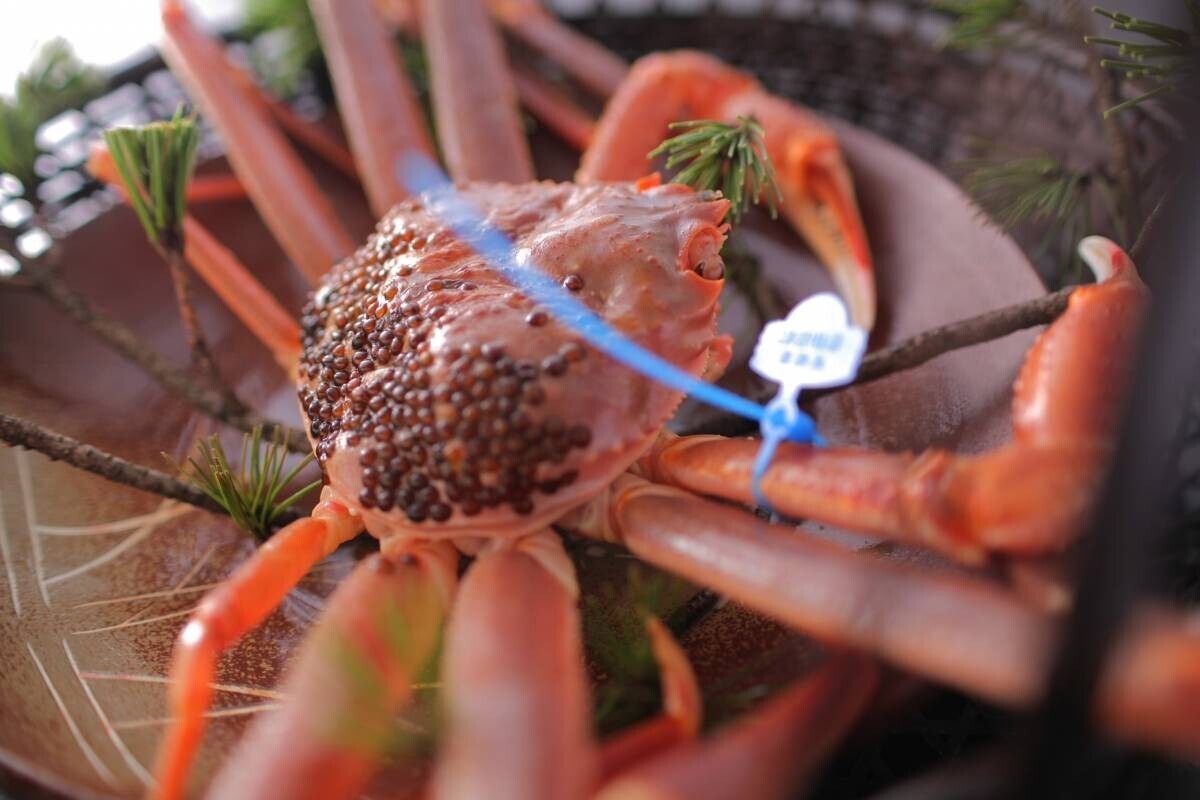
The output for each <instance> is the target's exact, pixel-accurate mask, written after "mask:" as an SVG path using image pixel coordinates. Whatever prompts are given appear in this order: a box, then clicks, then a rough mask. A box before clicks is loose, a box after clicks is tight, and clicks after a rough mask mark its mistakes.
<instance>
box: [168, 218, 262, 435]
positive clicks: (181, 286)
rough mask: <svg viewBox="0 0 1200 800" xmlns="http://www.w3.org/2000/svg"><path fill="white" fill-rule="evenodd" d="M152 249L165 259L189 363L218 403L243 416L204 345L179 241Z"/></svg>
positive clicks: (240, 406)
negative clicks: (186, 343)
mask: <svg viewBox="0 0 1200 800" xmlns="http://www.w3.org/2000/svg"><path fill="white" fill-rule="evenodd" d="M155 249H156V250H158V253H159V255H160V256H162V259H163V261H166V262H167V267H168V269H169V270H170V273H171V286H172V287H173V288H174V289H175V304H176V306H177V307H178V309H179V318H180V319H181V320H182V321H183V330H184V332H185V334H186V335H187V342H188V347H190V348H191V350H192V363H193V364H195V365H196V366H197V367H198V368H199V369H200V371H201V373H203V375H204V377H205V379H206V380H207V381H208V385H209V386H212V387H215V390H216V391H217V392H218V393H219V394H220V395H221V400H222V405H223V406H224V407H225V408H226V409H227V410H228V411H229V412H230V413H231V414H234V415H237V416H244V415H245V414H246V413H247V412H248V411H249V409H248V408H247V407H246V405H245V404H244V403H242V401H241V400H240V399H238V396H237V395H236V394H234V392H233V389H232V388H230V386H229V384H227V383H226V382H225V379H224V378H222V377H221V372H220V370H218V369H217V362H216V361H215V360H214V359H213V356H212V349H211V348H209V346H208V339H207V338H206V337H205V335H204V330H203V329H202V328H201V327H200V320H199V318H198V316H197V314H196V308H195V306H194V305H192V291H191V286H190V285H189V283H188V275H187V267H186V265H185V263H184V260H183V246H182V243H181V242H180V241H179V240H178V239H176V240H175V242H174V243H171V244H168V245H166V246H165V247H156V248H155Z"/></svg>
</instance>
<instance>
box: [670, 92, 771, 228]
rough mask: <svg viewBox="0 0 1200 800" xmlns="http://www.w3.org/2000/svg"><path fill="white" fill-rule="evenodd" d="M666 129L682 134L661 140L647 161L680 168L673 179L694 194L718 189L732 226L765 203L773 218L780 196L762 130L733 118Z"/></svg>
mask: <svg viewBox="0 0 1200 800" xmlns="http://www.w3.org/2000/svg"><path fill="white" fill-rule="evenodd" d="M671 130H680V131H686V132H685V133H681V134H679V135H678V136H675V137H672V138H670V139H667V140H666V141H664V142H663V143H662V144H660V145H659V146H658V147H656V148H654V150H652V151H650V153H649V155H648V156H647V157H648V158H658V157H659V156H663V155H665V156H667V169H675V168H676V167H678V166H681V165H686V166H684V167H683V169H682V170H680V172H679V173H678V174H676V175H675V177H674V179H673V180H674V181H675V182H676V183H683V184H687V185H688V186H691V187H692V188H693V189H697V190H699V191H711V190H714V189H720V191H721V193H722V194H723V195H725V198H726V199H727V200H729V202H730V210H729V218H730V221H731V222H733V223H734V224H737V223H738V222H740V221H741V218H742V214H743V213H744V212H745V211H746V210H747V209H748V208H749V207H750V204H751V203H754V204H755V205H757V204H758V203H760V202H762V201H763V200H764V199H765V200H766V203H767V207H768V210H769V211H770V214H771V218H772V219H774V218H775V217H776V216H778V213H779V211H778V204H779V203H781V202H782V200H783V197H782V195H781V194H780V192H779V187H778V186H777V185H776V184H775V167H774V166H773V165H772V164H771V157H770V156H769V155H767V148H766V144H765V143H764V141H763V129H762V125H760V124H759V123H758V122H757V121H756V120H755V119H754V118H753V117H748V116H744V115H741V116H738V118H737V121H736V122H732V123H729V122H718V121H716V120H708V119H701V120H691V121H688V122H676V123H672V125H671Z"/></svg>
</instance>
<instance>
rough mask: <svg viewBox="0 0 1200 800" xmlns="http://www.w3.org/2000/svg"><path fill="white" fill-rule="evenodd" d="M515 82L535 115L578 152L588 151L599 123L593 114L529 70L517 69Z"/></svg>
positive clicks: (518, 92)
mask: <svg viewBox="0 0 1200 800" xmlns="http://www.w3.org/2000/svg"><path fill="white" fill-rule="evenodd" d="M513 81H514V83H515V84H516V87H517V94H518V95H520V97H521V102H522V103H523V104H524V106H525V108H527V109H529V112H530V113H531V114H533V115H534V116H535V117H537V118H538V119H539V120H540V121H541V122H542V124H543V125H545V126H546V127H547V128H549V129H550V130H552V131H554V132H555V133H557V134H558V135H559V136H560V137H561V138H562V139H563V141H565V142H566V143H567V144H569V145H571V146H572V147H574V148H575V149H577V150H585V149H587V147H588V145H589V144H591V142H592V134H593V133H594V132H595V129H596V121H595V120H594V119H592V117H591V115H590V114H588V113H587V112H586V111H584V110H583V109H582V108H580V107H579V106H577V105H575V104H574V103H573V102H571V101H570V100H569V99H567V97H566V96H564V95H563V94H562V93H561V92H559V91H558V90H557V89H555V88H554V87H553V86H551V85H549V84H548V83H546V82H545V81H543V80H542V79H541V77H540V76H539V75H538V74H537V73H536V72H534V71H533V70H532V69H529V68H528V67H523V66H516V67H514V68H513Z"/></svg>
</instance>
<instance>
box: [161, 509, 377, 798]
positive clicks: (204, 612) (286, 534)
mask: <svg viewBox="0 0 1200 800" xmlns="http://www.w3.org/2000/svg"><path fill="white" fill-rule="evenodd" d="M361 530H362V520H361V519H360V518H359V517H358V516H356V515H354V514H351V513H350V512H349V511H348V510H347V509H346V507H345V506H344V505H342V504H341V503H337V502H333V501H330V500H325V501H323V502H321V503H319V504H318V505H317V507H316V508H314V509H313V513H312V516H311V517H307V518H305V519H301V520H297V521H296V522H293V523H292V524H290V525H288V526H286V527H285V528H283V529H281V530H280V531H279V532H278V533H276V534H275V535H274V536H273V537H272V538H271V539H270V540H269V541H267V543H266V544H264V545H263V546H262V547H260V548H259V549H258V550H256V551H255V553H254V555H253V556H251V557H250V560H248V561H246V562H245V563H244V564H242V566H241V567H239V568H238V570H237V571H236V572H235V573H234V574H233V575H232V576H231V577H230V578H229V579H228V580H226V581H225V582H224V583H222V584H221V585H220V586H219V587H217V588H216V589H214V590H213V591H212V592H210V593H209V594H208V595H206V596H205V598H204V600H202V601H201V603H200V605H199V607H198V608H197V609H196V611H195V612H193V614H192V616H191V617H190V618H189V619H188V622H187V624H186V625H185V626H184V627H183V630H182V631H181V632H180V634H179V641H178V643H177V645H176V648H175V656H174V659H173V660H172V663H171V674H170V688H169V690H168V703H169V705H170V710H171V717H172V720H171V725H170V727H169V728H168V730H167V733H166V737H165V739H164V742H163V745H162V747H161V749H160V751H159V759H158V768H157V770H156V774H157V775H158V780H159V783H158V787H157V789H156V790H155V791H154V792H153V796H154V797H156V798H161V799H162V800H174V799H175V798H181V797H183V796H184V793H185V788H186V787H185V779H186V777H187V772H188V767H189V766H190V765H191V762H192V759H193V756H194V754H195V752H196V748H197V746H198V745H199V744H200V736H201V734H202V733H203V732H204V722H205V717H204V712H205V711H206V710H207V709H208V707H209V704H210V703H211V700H212V691H213V690H212V683H213V681H214V678H215V676H216V667H217V657H218V656H219V655H220V654H221V653H222V652H223V651H224V650H226V649H227V648H229V647H230V646H231V645H233V643H234V642H236V641H237V640H238V639H239V638H241V636H242V635H243V634H245V633H246V632H247V631H249V630H251V629H252V628H254V627H256V626H258V625H259V624H260V623H261V622H262V621H263V620H264V619H266V617H267V615H268V614H270V613H271V612H272V611H273V610H274V609H275V608H276V607H277V606H278V605H279V603H280V602H281V601H282V600H283V598H284V596H285V595H286V594H287V593H288V592H289V591H291V590H292V589H293V588H294V587H295V586H296V584H297V583H298V582H299V581H300V579H301V578H302V577H304V575H305V573H307V572H308V571H309V570H310V569H312V567H313V565H314V564H316V563H317V562H318V561H320V560H321V559H323V558H325V557H326V556H328V555H329V554H330V553H332V552H333V551H334V549H335V548H337V546H338V545H339V544H341V543H342V542H346V541H349V540H350V539H352V538H354V537H355V536H357V535H358V533H359V532H360V531H361Z"/></svg>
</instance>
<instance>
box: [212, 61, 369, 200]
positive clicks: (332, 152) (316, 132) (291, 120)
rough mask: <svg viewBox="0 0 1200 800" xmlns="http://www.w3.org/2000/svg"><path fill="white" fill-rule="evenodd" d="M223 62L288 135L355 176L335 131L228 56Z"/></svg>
mask: <svg viewBox="0 0 1200 800" xmlns="http://www.w3.org/2000/svg"><path fill="white" fill-rule="evenodd" d="M225 64H226V66H228V67H229V75H230V77H232V78H233V79H234V80H235V81H237V82H238V83H240V84H241V85H242V86H244V87H245V88H246V91H248V92H253V93H254V96H255V97H257V98H258V100H259V102H261V103H262V106H263V108H265V109H266V110H267V111H268V112H270V114H271V116H272V117H273V118H274V119H275V122H276V123H278V125H279V127H280V128H283V130H284V131H285V132H286V133H287V134H288V135H289V136H291V137H292V138H293V139H294V140H296V141H297V142H299V143H300V144H302V145H304V146H305V147H307V148H308V149H309V151H310V152H312V153H313V154H315V155H318V156H320V157H321V158H322V159H324V160H325V163H327V164H329V165H330V166H331V167H333V168H335V169H336V170H338V171H339V172H341V173H342V174H343V175H345V176H346V177H347V178H349V179H350V180H353V181H357V180H358V169H357V167H355V165H354V157H353V156H351V155H350V151H349V150H347V149H346V147H345V145H344V144H342V142H341V141H340V140H339V139H338V137H337V136H336V135H335V134H334V133H332V132H331V131H329V130H326V129H325V128H322V127H321V126H320V125H317V124H314V123H312V122H309V121H308V120H306V119H305V118H304V117H302V116H300V115H299V114H297V113H296V112H295V111H293V110H292V109H291V107H290V106H288V105H287V104H286V103H281V102H279V101H278V100H276V99H275V98H274V97H272V96H271V95H270V94H268V93H267V92H266V90H264V89H263V88H262V87H261V86H259V85H258V84H257V83H256V82H255V81H254V78H253V76H251V75H250V73H249V72H247V71H246V69H245V68H243V67H241V66H240V65H238V64H235V63H234V62H233V61H231V60H230V59H229V57H228V56H226V58H225Z"/></svg>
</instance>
